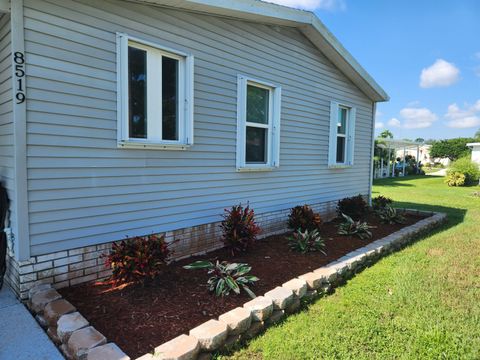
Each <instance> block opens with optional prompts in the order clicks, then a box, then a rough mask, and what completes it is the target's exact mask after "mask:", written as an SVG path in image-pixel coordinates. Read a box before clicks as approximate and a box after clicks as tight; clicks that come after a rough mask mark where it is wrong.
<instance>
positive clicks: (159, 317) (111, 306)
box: [59, 214, 421, 358]
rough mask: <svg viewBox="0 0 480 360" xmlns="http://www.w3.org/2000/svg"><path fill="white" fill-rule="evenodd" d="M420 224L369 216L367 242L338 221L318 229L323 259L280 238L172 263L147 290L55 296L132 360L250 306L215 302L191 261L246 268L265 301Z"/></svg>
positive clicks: (84, 288) (105, 288) (101, 289)
mask: <svg viewBox="0 0 480 360" xmlns="http://www.w3.org/2000/svg"><path fill="white" fill-rule="evenodd" d="M420 219H421V217H418V216H415V215H411V216H408V218H407V223H406V224H405V225H403V224H393V225H388V224H381V222H380V221H379V219H378V218H377V217H376V216H375V215H374V214H367V215H366V218H365V220H366V221H368V223H369V224H371V225H375V226H377V228H376V229H375V234H374V236H373V238H372V239H367V240H361V239H359V238H357V237H350V236H343V235H338V234H337V230H338V229H337V225H338V223H339V221H338V220H334V221H332V222H326V223H324V224H322V228H321V235H322V239H324V240H325V248H324V251H325V253H326V254H327V255H325V254H324V253H322V252H320V251H313V252H307V253H302V252H297V251H291V249H290V248H289V241H288V239H287V236H285V234H282V235H276V236H270V237H267V238H265V239H262V240H259V241H256V242H255V247H254V249H252V251H248V252H235V255H234V256H232V254H231V251H230V250H229V249H225V248H224V249H219V250H216V251H213V252H211V253H208V254H206V255H202V256H197V257H193V258H189V259H184V260H180V261H177V262H173V263H171V264H169V266H167V267H166V268H165V269H164V271H162V273H161V275H160V276H158V277H156V278H155V279H153V281H152V282H151V283H150V284H149V286H148V287H143V286H140V285H137V284H132V285H129V286H124V285H122V286H116V287H112V285H111V284H110V283H103V282H98V283H96V284H84V285H79V286H76V287H72V288H65V289H60V290H59V291H60V292H61V294H62V295H63V296H64V297H65V298H66V299H67V300H68V301H70V302H71V303H72V304H74V305H75V307H76V308H77V309H78V310H79V311H80V312H81V313H82V315H84V316H85V317H86V318H87V319H88V321H89V322H90V324H91V325H92V326H94V327H95V328H96V329H98V330H99V331H100V332H101V333H102V334H104V335H105V336H106V337H107V338H108V339H109V341H113V342H115V343H116V344H118V345H119V346H120V348H121V349H122V350H124V351H125V352H126V353H127V354H128V355H129V356H130V357H131V358H136V357H138V356H141V355H143V354H145V353H146V352H147V351H151V350H153V349H154V348H155V347H157V346H159V345H160V344H162V343H163V342H166V341H168V340H171V339H173V338H174V337H176V336H178V335H180V334H183V333H188V332H189V330H190V329H192V328H194V327H196V326H198V325H200V324H201V323H203V322H205V321H207V320H210V319H212V318H215V317H218V316H219V315H221V314H223V313H225V312H227V311H229V310H232V309H234V308H236V307H238V306H243V304H244V303H245V302H247V301H249V300H250V297H249V295H248V294H247V293H246V292H244V291H241V292H240V294H235V292H234V291H231V294H230V296H223V297H222V296H219V297H217V296H215V294H212V293H211V292H209V284H208V280H209V278H210V277H211V275H210V274H208V273H207V271H201V270H198V271H194V270H187V269H184V266H186V265H189V264H191V263H193V262H195V261H204V262H205V261H208V262H210V263H212V264H216V262H217V260H219V261H228V262H231V263H237V264H238V263H240V264H248V265H249V266H251V267H252V271H251V272H252V274H254V275H255V276H256V277H258V278H259V280H258V281H256V282H255V286H254V288H253V289H252V290H254V292H255V294H257V295H263V294H264V293H266V292H267V291H270V290H272V289H274V288H275V287H277V286H279V285H281V284H283V283H285V282H286V281H289V280H291V279H292V278H294V277H296V276H299V275H302V274H305V273H307V272H310V271H313V270H315V269H317V268H318V267H320V266H323V265H326V264H328V263H329V262H332V261H334V260H336V259H338V258H340V257H342V256H343V255H345V254H346V253H348V252H350V251H353V250H355V249H357V248H359V247H362V246H365V245H366V244H368V243H369V242H370V241H373V240H376V239H379V238H382V237H384V236H387V235H389V234H391V233H392V232H394V231H397V230H399V229H401V228H402V227H404V226H406V225H409V224H413V223H415V222H417V221H418V220H420ZM248 286H249V285H248ZM215 288H216V286H215ZM133 334H134V335H133Z"/></svg>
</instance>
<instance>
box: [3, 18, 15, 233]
mask: <svg viewBox="0 0 480 360" xmlns="http://www.w3.org/2000/svg"><path fill="white" fill-rule="evenodd" d="M11 62H12V60H11V38H10V15H9V14H3V15H0V179H1V181H2V183H3V185H4V186H5V187H6V188H7V190H8V197H9V198H10V209H11V210H12V213H11V214H10V225H9V224H6V226H10V227H11V228H14V227H15V218H16V214H15V213H14V212H13V210H14V208H15V207H14V206H13V205H14V204H13V202H14V199H15V182H14V177H15V176H14V172H15V165H14V146H13V144H14V139H13V107H12V105H13V104H12V66H11ZM7 221H8V219H7ZM2 226H3V224H2Z"/></svg>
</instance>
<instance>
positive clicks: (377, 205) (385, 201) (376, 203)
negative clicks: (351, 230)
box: [372, 195, 393, 211]
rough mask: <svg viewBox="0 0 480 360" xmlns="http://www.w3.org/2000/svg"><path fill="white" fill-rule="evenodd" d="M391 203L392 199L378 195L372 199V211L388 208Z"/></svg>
mask: <svg viewBox="0 0 480 360" xmlns="http://www.w3.org/2000/svg"><path fill="white" fill-rule="evenodd" d="M392 203H393V200H392V199H390V198H388V197H385V196H382V195H379V196H377V197H375V198H373V199H372V208H373V210H375V211H378V210H381V209H384V208H386V207H387V206H390V205H391V204H392Z"/></svg>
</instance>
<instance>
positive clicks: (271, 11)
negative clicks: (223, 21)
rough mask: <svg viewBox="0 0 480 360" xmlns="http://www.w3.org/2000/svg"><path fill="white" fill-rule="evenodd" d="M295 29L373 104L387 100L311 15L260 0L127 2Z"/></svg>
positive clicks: (363, 71)
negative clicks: (373, 102)
mask: <svg viewBox="0 0 480 360" xmlns="http://www.w3.org/2000/svg"><path fill="white" fill-rule="evenodd" d="M127 1H131V2H137V3H143V4H147V5H157V6H166V7H172V8H178V9H185V10H190V11H195V12H202V13H207V14H214V15H219V16H226V17H231V18H236V19H240V20H248V21H254V22H262V23H267V24H273V25H283V26H291V27H296V28H298V29H299V30H300V31H301V32H302V33H303V34H304V35H305V36H306V37H307V38H308V39H309V40H310V41H311V42H312V43H313V44H314V45H315V46H316V47H317V48H318V49H319V50H320V51H321V52H322V53H324V54H325V56H326V57H327V58H328V59H329V60H330V61H331V62H332V63H333V64H335V66H337V67H338V68H339V69H340V70H341V71H342V72H343V73H344V74H345V75H346V76H347V78H349V79H350V80H351V81H352V82H353V83H354V84H355V85H356V86H358V88H359V89H360V90H362V91H363V92H364V93H365V95H367V96H368V97H369V98H370V99H371V100H373V101H375V102H382V101H388V100H389V99H390V97H389V96H388V94H387V93H386V92H385V90H383V88H382V87H381V86H380V85H379V84H378V83H377V82H376V81H375V80H374V79H373V77H372V76H371V75H370V74H369V73H368V72H367V71H366V70H365V69H364V68H363V67H362V66H361V65H360V64H359V63H358V61H357V60H355V58H354V57H353V56H352V55H351V54H350V53H349V52H348V50H347V49H345V47H344V46H343V45H342V44H341V43H340V41H338V39H337V38H336V37H335V36H334V35H333V34H332V33H331V32H330V31H329V30H328V29H327V27H326V26H325V25H324V24H323V23H322V21H321V20H320V19H319V18H318V17H317V15H315V13H313V12H311V11H305V10H299V9H294V8H290V7H287V6H283V5H278V4H273V3H269V2H266V1H260V0H235V1H224V0H127Z"/></svg>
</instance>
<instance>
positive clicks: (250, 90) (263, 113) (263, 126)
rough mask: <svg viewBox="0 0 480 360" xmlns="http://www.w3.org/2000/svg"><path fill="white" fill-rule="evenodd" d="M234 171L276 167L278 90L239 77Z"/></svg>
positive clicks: (277, 155) (260, 82)
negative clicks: (235, 165) (235, 169)
mask: <svg viewBox="0 0 480 360" xmlns="http://www.w3.org/2000/svg"><path fill="white" fill-rule="evenodd" d="M237 101H238V102H237V170H239V171H263V170H272V169H273V168H275V167H278V166H279V150H280V107H281V105H280V101H281V88H280V87H278V86H275V85H272V84H268V83H265V82H263V81H259V80H254V79H250V78H247V77H245V76H239V77H238V100H237Z"/></svg>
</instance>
